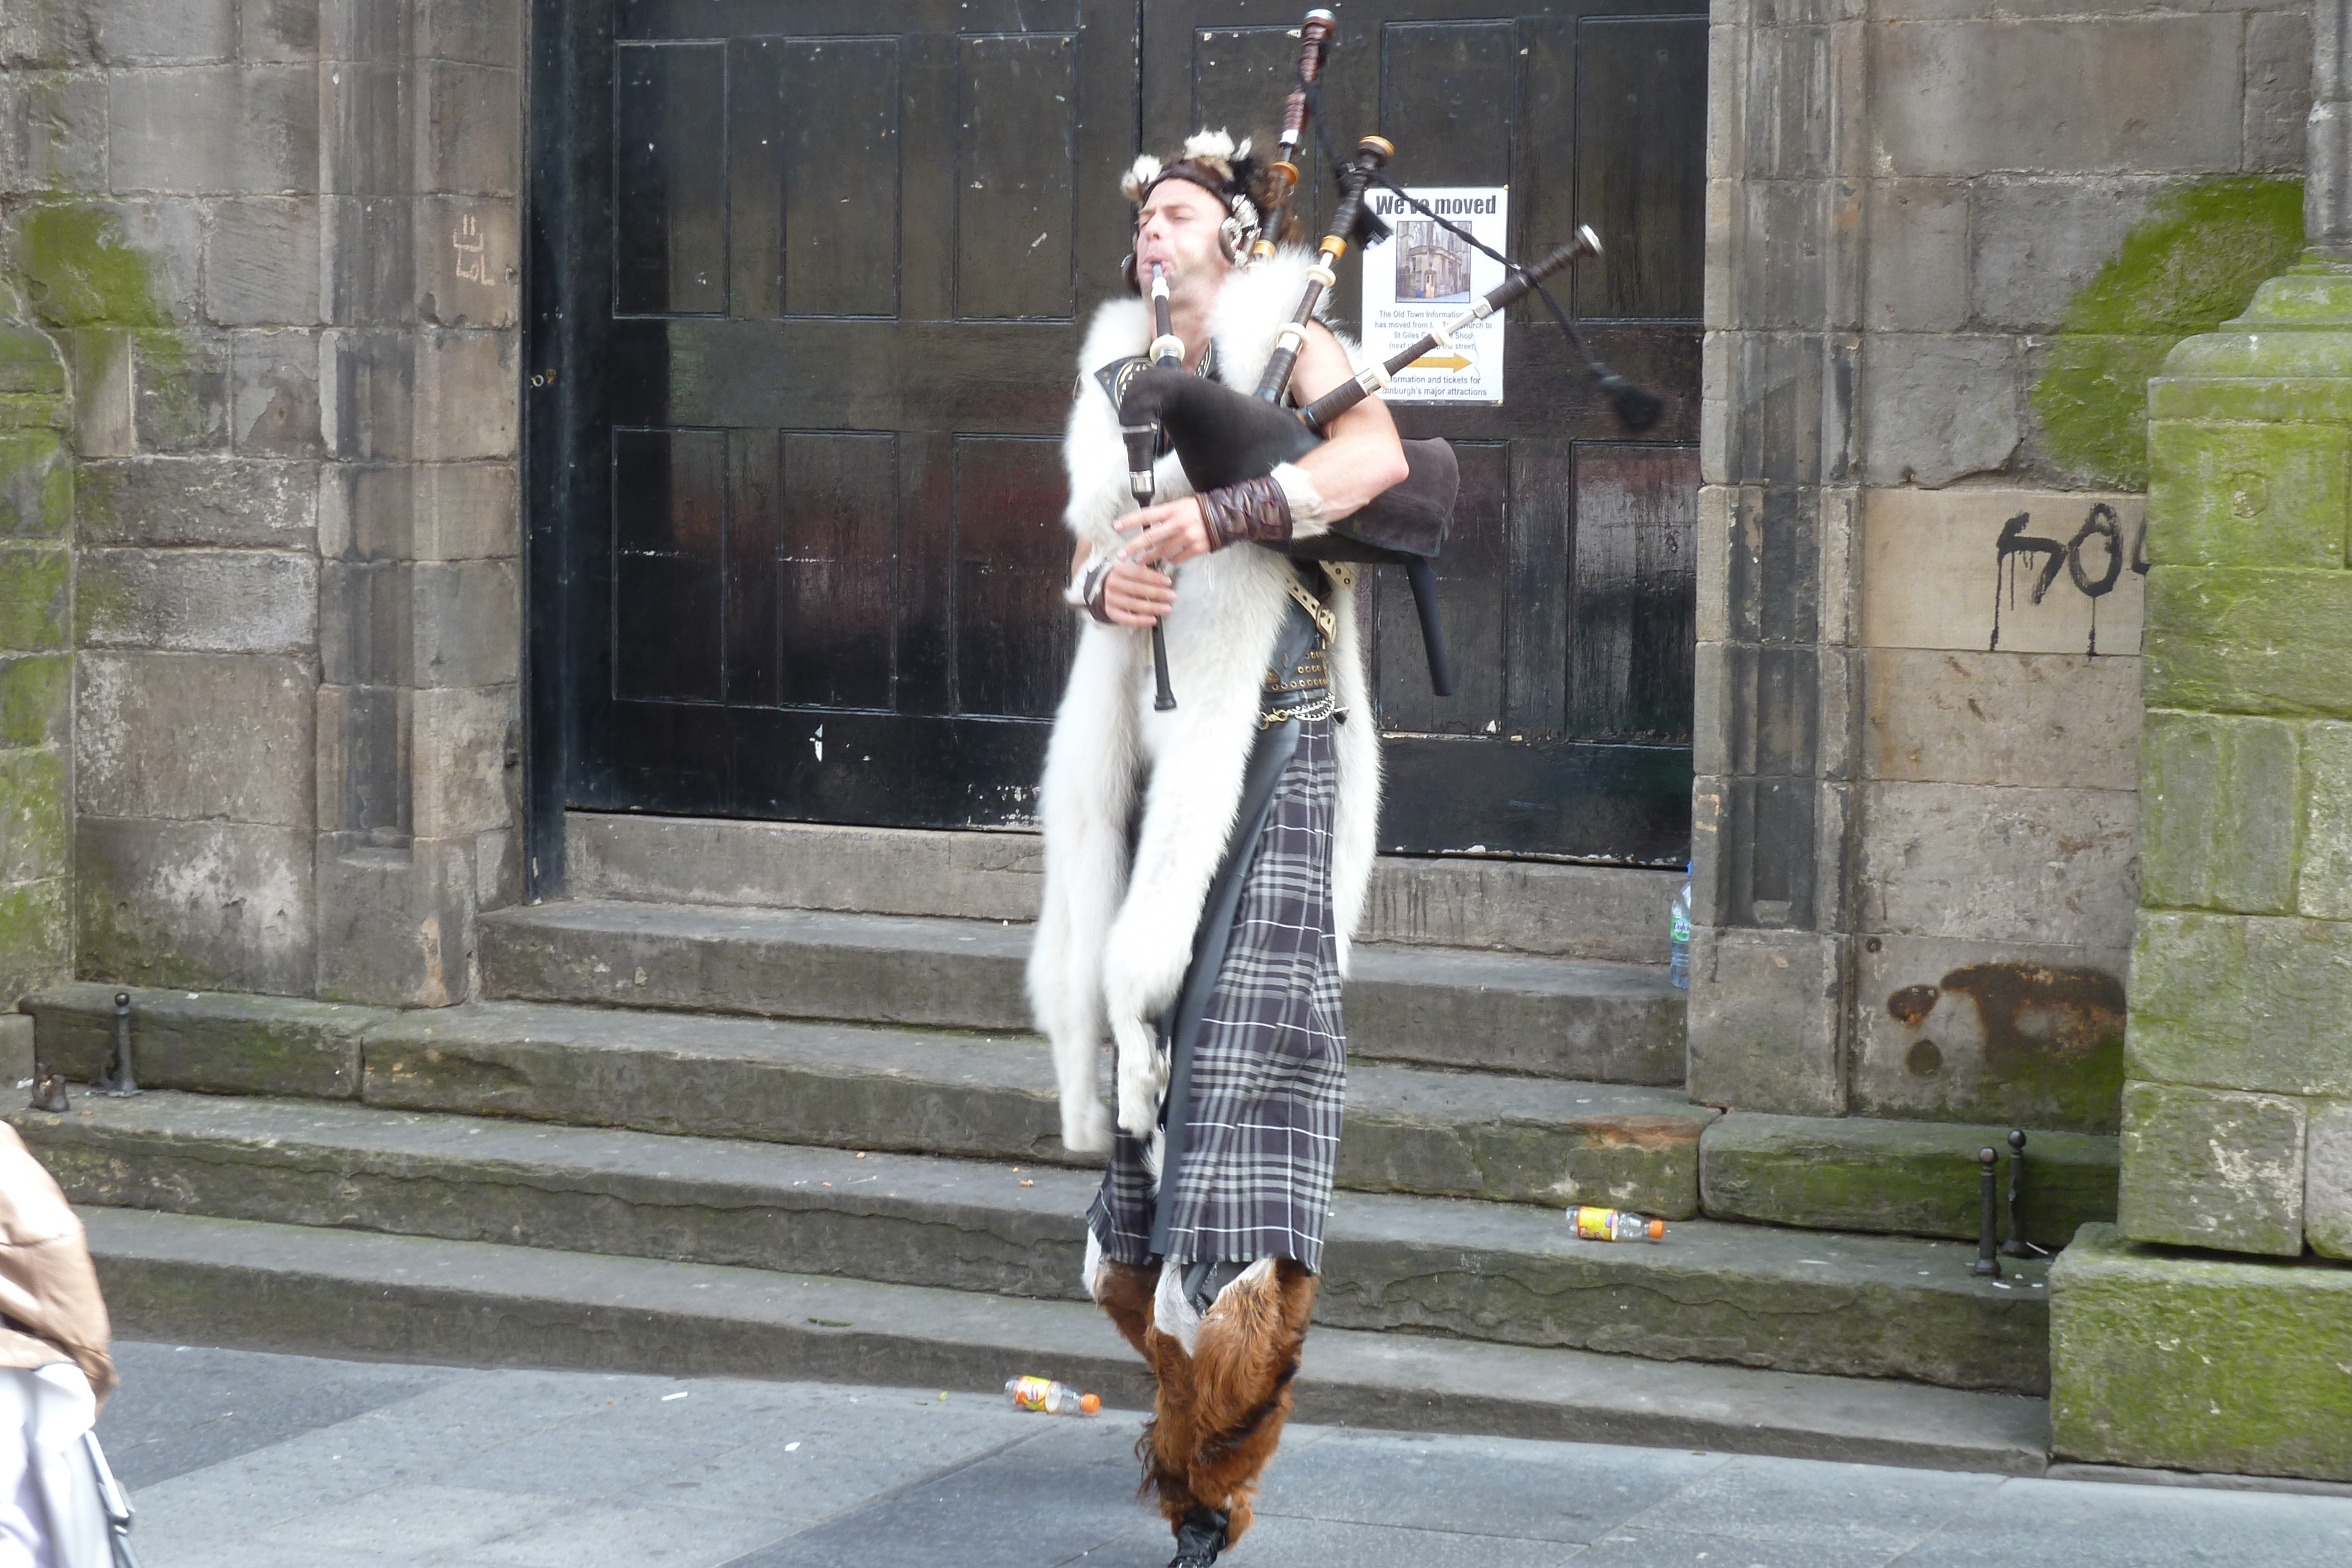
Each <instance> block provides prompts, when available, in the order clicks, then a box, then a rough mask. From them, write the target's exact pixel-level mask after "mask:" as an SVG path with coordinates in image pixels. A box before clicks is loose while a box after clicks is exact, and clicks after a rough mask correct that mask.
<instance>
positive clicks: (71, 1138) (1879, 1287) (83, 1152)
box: [10, 1092, 2049, 1393]
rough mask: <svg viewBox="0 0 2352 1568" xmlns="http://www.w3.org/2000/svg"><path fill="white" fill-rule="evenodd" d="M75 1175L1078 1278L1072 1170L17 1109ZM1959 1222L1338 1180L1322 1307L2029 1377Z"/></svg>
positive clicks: (2035, 1374) (2015, 1328)
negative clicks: (1594, 1218)
mask: <svg viewBox="0 0 2352 1568" xmlns="http://www.w3.org/2000/svg"><path fill="white" fill-rule="evenodd" d="M10 1119H11V1121H12V1122H14V1123H15V1124H16V1126H17V1128H18V1129H19V1131H20V1132H22V1133H23V1134H24V1135H25V1137H26V1142H27V1143H28V1144H30V1145H32V1146H33V1147H34V1149H35V1151H36V1152H37V1154H38V1155H39V1156H40V1157H41V1159H42V1160H43V1161H44V1162H45V1163H46V1164H47V1165H48V1166H49V1167H50V1168H51V1169H52V1170H53V1171H54V1172H55V1173H56V1174H57V1176H58V1181H59V1183H60V1185H62V1186H64V1187H65V1188H66V1190H67V1192H68V1195H69V1196H70V1197H73V1198H74V1199H75V1201H77V1202H81V1203H95V1204H101V1205H106V1206H110V1207H142V1208H156V1209H163V1210H168V1211H175V1212H190V1213H197V1214H206V1215H211V1216H214V1217H216V1218H236V1219H250V1220H261V1221H268V1222H273V1223H291V1224H298V1225H311V1226H333V1227H341V1228H357V1229H373V1230H383V1231H388V1232H394V1233H401V1234H413V1235H423V1236H432V1237H438V1238H441V1239H448V1240H470V1241H497V1242H501V1243H517V1242H520V1243H528V1244H531V1245H536V1246H540V1247H544V1248H550V1249H555V1250H558V1251H564V1252H581V1253H590V1252H593V1253H599V1254H611V1255H617V1256H637V1257H654V1258H662V1259H668V1260H677V1261H684V1262H698V1263H720V1264H729V1265H742V1266H752V1267H759V1268H765V1269H773V1270H786V1271H790V1272H795V1273H811V1274H837V1275H847V1276H851V1277H855V1278H860V1279H866V1280H871V1281H882V1282H886V1283H895V1284H906V1285H920V1286H926V1287H938V1288H949V1289H956V1290H964V1291H989V1292H997V1293H1003V1294H1012V1295H1025V1296H1036V1297H1042V1298H1045V1299H1082V1296H1081V1291H1080V1289H1079V1284H1078V1277H1079V1269H1080V1266H1081V1260H1082V1258H1083V1255H1084V1247H1085V1237H1084V1230H1083V1225H1082V1220H1081V1218H1080V1217H1081V1215H1082V1214H1083V1212H1084V1210H1085V1208H1086V1207H1087V1201H1088V1199H1089V1198H1090V1197H1091V1196H1092V1193H1093V1190H1094V1187H1095V1185H1096V1181H1095V1178H1094V1177H1093V1176H1092V1175H1091V1174H1090V1173H1086V1172H1078V1171H1068V1170H1059V1169H1051V1168H1046V1167H1039V1166H1024V1167H1021V1168H1020V1169H1019V1170H1017V1171H1016V1170H1015V1169H1013V1167H1012V1166H1006V1165H994V1164H982V1163H978V1162H973V1161H958V1160H947V1159H940V1158H937V1157H931V1156H913V1155H881V1154H873V1155H857V1154H853V1153H850V1152H846V1151H843V1150H836V1149H824V1150H818V1149H807V1148H801V1147H795V1146H790V1145H772V1144H753V1143H748V1142H730V1141H725V1140H719V1139H709V1138H675V1137H663V1136H660V1135H658V1134H645V1133H633V1132H623V1131H614V1130H609V1129H593V1128H572V1127H551V1126H535V1125H530V1124H518V1123H513V1122H504V1121H498V1120H491V1119H481V1118H471V1117H454V1116H437V1115H417V1114H400V1113H385V1112H382V1111H375V1110H372V1109H369V1108H367V1107H364V1106H357V1105H350V1104H328V1103H315V1102H311V1103H306V1102H299V1101H267V1100H236V1099H228V1098H221V1097H208V1096H200V1095H183V1094H176V1093H172V1092H152V1093H149V1094H146V1095H142V1096H141V1097H139V1098H137V1099H134V1100H108V1099H103V1098H98V1097H91V1098H88V1099H85V1100H82V1101H81V1102H79V1104H78V1106H77V1113H71V1114H68V1115H65V1116H61V1117H60V1116H53V1115H50V1114H48V1113H43V1112H37V1111H22V1112H17V1113H14V1114H13V1115H12V1116H11V1118H10ZM1971 1255H1972V1254H1971V1251H1970V1249H1969V1248H1967V1247H1964V1246H1960V1245H1958V1244H1955V1243H1949V1242H1941V1241H1914V1240H1900V1239H1893V1238H1887V1237H1860V1236H1839V1235H1830V1234H1824V1233H1821V1232H1801V1231H1786V1230H1778V1229H1772V1228H1764V1227H1757V1226H1737V1225H1722V1224H1713V1223H1709V1222H1707V1221H1705V1220H1696V1221H1691V1222H1688V1223H1685V1224H1681V1225H1677V1226H1675V1227H1674V1228H1671V1229H1670V1230H1669V1232H1668V1234H1667V1239H1666V1240H1665V1241H1664V1242H1663V1243H1646V1242H1644V1243H1620V1244H1610V1243H1602V1242H1588V1241H1579V1240H1577V1239H1575V1238H1574V1236H1573V1234H1572V1233H1571V1231H1570V1228H1569V1227H1568V1225H1567V1224H1566V1222H1565V1221H1564V1219H1563V1218H1562V1217H1561V1216H1560V1215H1559V1214H1558V1213H1555V1212H1550V1211H1546V1210H1541V1209H1536V1208H1530V1207H1523V1206H1517V1205H1507V1204H1492V1203H1477V1202H1471V1201H1466V1200H1461V1199H1442V1198H1427V1197H1392V1196H1377V1195H1361V1194H1339V1195H1338V1196H1336V1197H1335V1198H1334V1200H1333V1204H1332V1211H1331V1218H1330V1227H1329V1232H1328V1239H1327V1244H1326V1249H1325V1255H1324V1260H1323V1262H1324V1280H1323V1284H1322V1289H1321V1291H1320V1294H1319V1297H1318V1307H1317V1315H1318V1320H1319V1321H1321V1322H1326V1323H1329V1324H1332V1325H1334V1326H1337V1327H1340V1328H1349V1329H1362V1330H1370V1331H1382V1332H1394V1333H1416V1334H1425V1333H1439V1334H1449V1335H1453V1336H1455V1337H1459V1338H1465V1339H1480V1340H1488V1341H1493V1342H1496V1343H1510V1344H1520V1345H1527V1346H1530V1347H1534V1348H1539V1349H1576V1350H1593V1351H1602V1352H1609V1353H1613V1354H1627V1355H1635V1356H1642V1357H1645V1358H1649V1359H1653V1360H1659V1361H1710V1362H1720V1363H1725V1364H1734V1365H1744V1366H1753V1367H1761V1368H1766V1369H1769V1370H1773V1371H1783V1372H1803V1373H1822V1374H1837V1375H1853V1376H1866V1377H1893V1378H1900V1379H1904V1380H1906V1381H1911V1382H1919V1383H1930V1384H1936V1385H1942V1386H1946V1387H1957V1388H1973V1389H1985V1390H1997V1391H2006V1392H2014V1393H2039V1392H2042V1390H2043V1389H2044V1388H2046V1386H2047V1350H2046V1346H2047V1336H2048V1317H2049V1314H2048V1303H2047V1301H2046V1290H2045V1288H2044V1284H2043V1281H2044V1278H2045V1276H2046V1273H2047V1270H2046V1267H2044V1266H2042V1265H2040V1264H2028V1265H2021V1266H2019V1267H2018V1268H2017V1269H2015V1270H2013V1271H2012V1273H2011V1278H2009V1279H2008V1280H2005V1281H2000V1282H1998V1283H1995V1282H1991V1281H1980V1280H1976V1279H1973V1278H1971V1277H1970V1276H1969V1260H1970V1257H1971Z"/></svg>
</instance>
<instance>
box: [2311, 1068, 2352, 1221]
mask: <svg viewBox="0 0 2352 1568" xmlns="http://www.w3.org/2000/svg"><path fill="white" fill-rule="evenodd" d="M2303 1236H2304V1239H2305V1241H2308V1242H2309V1243H2310V1244H2311V1249H2312V1250H2313V1251H2314V1252H2316V1253H2318V1254H2319V1255H2320V1256H2321V1257H2323V1258H2344V1259H2352V1101H2344V1100H2319V1101H2315V1102H2313V1103H2311V1105H2310V1107H2309V1110H2308V1123H2307V1132H2306V1134H2305V1146H2304V1170H2303Z"/></svg>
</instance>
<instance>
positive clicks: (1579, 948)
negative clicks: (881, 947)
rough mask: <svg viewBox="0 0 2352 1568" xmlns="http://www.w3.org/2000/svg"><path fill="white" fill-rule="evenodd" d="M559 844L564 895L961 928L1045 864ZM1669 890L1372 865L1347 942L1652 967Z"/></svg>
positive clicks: (625, 817)
mask: <svg viewBox="0 0 2352 1568" xmlns="http://www.w3.org/2000/svg"><path fill="white" fill-rule="evenodd" d="M563 841H564V859H565V862H566V864H565V882H566V885H567V887H568V889H569V891H570V896H572V897H573V898H582V899H608V898H620V899H635V900H638V901H641V902H646V903H652V904H733V905H739V906H743V905H749V906H756V907H764V908H774V909H833V910H843V911H865V912H867V913H870V914H875V915H949V916H952V917H955V918H958V919H967V920H1013V921H1021V922H1027V921H1031V920H1034V919H1036V918H1037V903H1038V898H1039V884H1040V881H1041V877H1042V873H1044V870H1045V848H1044V844H1043V841H1041V840H1040V839H1039V838H1038V836H1037V835H1036V834H1034V833H1024V832H961V833H959V832H934V831H925V830H921V829H914V828H856V827H836V826H830V825H825V824H819V823H809V822H750V821H731V820H728V819H724V818H713V817H653V816H642V815H638V814H635V813H620V812H602V811H573V812H571V813H570V814H568V815H567V816H566V817H565V818H564V820H563ZM1682 880H1683V874H1682V873H1680V872H1664V871H1646V870H1643V869H1641V868H1638V867H1633V866H1589V865H1559V864H1554V863H1552V862H1545V861H1523V860H1498V859H1488V858H1486V857H1485V856H1480V855H1459V856H1445V857H1442V858H1436V857H1431V858H1423V857H1406V856H1396V855H1382V856H1381V857H1380V859H1378V860H1377V861H1375V862H1373V866H1372V885H1371V892H1370V897H1369V899H1368V900H1367V902H1366V904H1365V908H1364V929H1363V931H1362V933H1361V939H1362V940H1363V941H1366V942H1402V943H1407V944H1412V945H1416V946H1440V947H1492V948H1499V949H1503V950H1506V951H1509V952H1516V953H1541V954H1548V955H1550V956H1554V957H1561V958H1598V959H1602V960H1607V961H1612V962H1618V963H1632V964H1654V963H1658V962H1661V961H1662V960H1663V957H1664V952H1665V932H1666V915H1665V912H1666V905H1667V904H1668V902H1669V901H1670V900H1671V899H1672V898H1673V897H1674V895H1675V889H1676V888H1678V887H1680V886H1681V885H1682Z"/></svg>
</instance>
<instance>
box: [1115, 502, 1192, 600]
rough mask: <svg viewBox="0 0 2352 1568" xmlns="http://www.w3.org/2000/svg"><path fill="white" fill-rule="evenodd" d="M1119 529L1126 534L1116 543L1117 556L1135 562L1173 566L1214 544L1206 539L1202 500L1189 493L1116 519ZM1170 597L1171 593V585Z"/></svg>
mask: <svg viewBox="0 0 2352 1568" xmlns="http://www.w3.org/2000/svg"><path fill="white" fill-rule="evenodd" d="M1118 531H1119V532H1120V533H1123V534H1126V535H1128V536H1129V538H1128V541H1127V542H1126V543H1125V544H1123V545H1121V546H1119V547H1118V559H1121V560H1123V561H1132V562H1134V563H1135V564H1136V565H1138V566H1156V565H1159V564H1160V563H1161V562H1166V563H1167V564H1168V565H1171V566H1173V565H1175V564H1176V563H1177V562H1179V561H1186V560H1191V559H1193V558H1194V557H1195V556H1203V555H1206V554H1208V553H1209V551H1210V550H1211V549H1213V548H1214V547H1213V545H1212V543H1211V542H1210V539H1209V525H1208V524H1207V523H1206V522H1204V521H1203V520H1202V517H1201V503H1200V501H1199V500H1198V499H1196V498H1195V497H1191V496H1187V497H1184V498H1183V499H1182V500H1181V501H1163V502H1161V503H1160V505H1159V506H1156V507H1144V508H1143V509H1142V510H1141V511H1137V512H1129V514H1128V515H1127V516H1126V517H1121V518H1120V519H1119V521H1118ZM1170 597H1171V599H1172V598H1173V597H1174V590H1173V589H1172V588H1171V590H1170Z"/></svg>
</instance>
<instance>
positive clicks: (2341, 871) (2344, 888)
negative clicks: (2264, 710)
mask: <svg viewBox="0 0 2352 1568" xmlns="http://www.w3.org/2000/svg"><path fill="white" fill-rule="evenodd" d="M2303 777H2304V787H2305V790H2306V791H2307V793H2306V796H2305V805H2304V822H2303V861H2302V866H2301V869H2300V872H2299V873H2298V874H2297V877H2296V881H2295V907H2296V909H2297V910H2299V911H2300V912H2301V913H2303V914H2305V915H2310V916H2311V917H2313V918H2314V919H2316V920H2352V725H2344V724H2329V723H2326V722H2322V723H2317V724H2309V725H2305V727H2304V730H2303Z"/></svg>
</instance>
